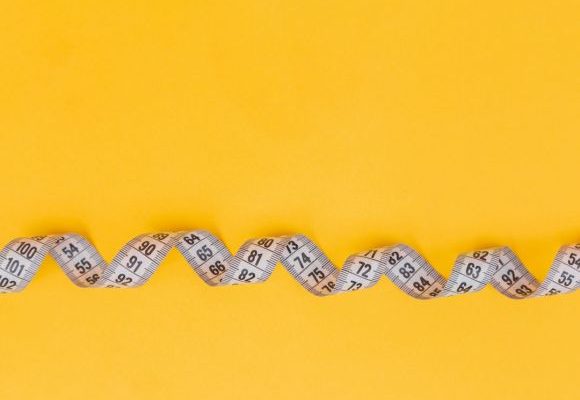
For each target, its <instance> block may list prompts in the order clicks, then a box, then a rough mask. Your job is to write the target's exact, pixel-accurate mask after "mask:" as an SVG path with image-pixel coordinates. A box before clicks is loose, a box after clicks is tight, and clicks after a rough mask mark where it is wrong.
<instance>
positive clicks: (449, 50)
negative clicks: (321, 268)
mask: <svg viewBox="0 0 580 400" xmlns="http://www.w3.org/2000/svg"><path fill="white" fill-rule="evenodd" d="M476 3H477V2H473V1H467V0H466V1H444V2H432V1H420V2H405V1H386V2H385V1H362V2H361V1H342V2H335V1H317V0H307V1H306V0H305V1H288V2H281V1H247V0H246V1H241V0H240V1H232V2H215V1H197V2H192V1H162V2H161V1H159V2H154V1H150V2H138V1H127V2H124V1H103V0H98V1H97V0H95V1H54V2H53V1H50V2H48V1H23V2H20V1H17V2H15V1H8V0H1V3H0V4H1V5H0V57H1V60H0V135H1V141H0V146H1V147H0V149H1V154H2V155H1V160H2V186H3V190H2V195H1V196H0V209H1V216H2V229H1V231H0V240H1V242H2V243H6V242H8V241H9V240H10V239H12V238H15V237H18V236H23V235H37V234H48V233H56V232H64V231H77V232H80V233H83V234H86V235H87V236H88V237H89V238H91V240H92V241H93V242H94V243H95V244H96V245H97V247H98V248H99V249H100V250H101V252H102V253H103V255H104V256H105V257H106V258H108V259H111V258H112V257H113V256H114V254H115V252H116V251H117V250H118V249H119V248H120V247H121V246H122V245H123V244H124V243H125V241H127V240H128V239H130V238H131V237H133V236H135V235H137V234H139V233H142V232H147V231H155V230H168V229H183V228H205V229H209V230H211V231H213V232H214V233H216V234H218V235H219V236H220V237H221V238H222V239H223V240H224V241H225V242H226V243H227V244H228V245H229V246H230V248H231V249H235V248H237V246H239V245H240V244H241V243H243V242H244V241H245V239H247V238H250V237H256V236H262V235H274V234H280V233H288V232H302V233H305V234H307V235H309V236H310V237H311V238H312V239H314V240H315V241H316V242H317V243H318V244H319V245H321V247H322V248H323V249H324V250H325V251H326V252H327V254H328V255H329V256H330V257H331V258H332V259H333V260H335V261H336V262H337V263H340V262H342V261H343V260H344V259H345V258H346V257H347V256H348V255H349V254H351V253H353V252H355V251H360V250H364V249H367V248H371V247H373V246H378V245H386V244H392V243H396V242H406V243H408V244H410V245H412V246H413V247H415V248H416V249H418V250H419V251H421V252H422V253H423V254H424V255H425V256H426V257H427V258H428V259H430V260H431V261H432V262H433V263H434V265H435V266H436V267H437V268H438V269H439V270H440V271H442V272H444V273H446V274H448V273H449V271H450V269H451V265H452V262H453V259H454V258H455V256H456V255H457V254H458V253H459V252H461V251H466V250H471V249H475V248H478V247H482V246H489V245H499V244H508V245H511V246H512V247H513V248H514V250H515V251H516V252H517V253H518V254H520V255H521V256H522V258H523V259H524V261H526V262H527V264H528V265H529V267H530V268H531V270H532V271H533V272H534V273H535V274H537V275H539V276H543V275H544V274H545V273H546V271H547V269H548V266H549V264H550V262H551V259H552V257H553V255H554V254H555V252H556V250H557V248H558V247H559V245H561V244H564V243H568V242H574V241H576V240H578V239H579V238H580V235H579V234H580V203H579V199H580V184H579V181H578V167H579V164H580V163H579V161H578V160H579V154H580V153H579V148H580V135H579V129H578V128H579V127H580V126H579V123H578V107H579V105H580V102H579V96H578V93H579V81H578V76H579V75H578V71H579V70H580V57H579V56H578V54H579V51H578V42H579V34H580V28H579V25H578V23H577V22H578V14H579V11H580V7H579V6H578V3H577V2H575V1H559V2H549V3H547V2H542V1H529V0H525V1H513V2H512V1H487V2H484V3H485V5H476ZM480 3H481V2H480ZM0 300H1V301H0V316H1V328H0V332H1V334H0V397H2V398H4V399H47V398H54V399H78V398H83V399H87V400H89V399H112V398H140V399H154V398H163V399H178V398H195V399H225V398H248V399H272V398H279V399H311V398H330V397H331V396H333V397H334V398H339V399H354V398H360V399H374V398H376V399H378V398H392V399H401V400H402V399H421V398H428V399H438V398H449V399H459V398H474V399H479V398H481V399H490V398H505V399H541V398H547V397H551V398H558V399H564V398H566V399H570V398H574V397H578V394H579V389H578V383H577V371H578V369H577V368H578V364H579V362H580V351H579V350H578V343H577V342H578V341H577V338H578V335H579V333H580V322H579V320H578V311H579V310H580V295H578V294H572V295H569V296H561V297H554V298H549V299H539V300H532V301H523V302H517V301H512V300H508V299H505V298H503V297H502V296H501V295H499V294H498V293H496V292H495V291H493V290H492V289H486V290H484V291H483V292H482V293H479V294H476V295H470V296H461V297H458V298H453V299H444V300H440V301H432V302H420V301H416V300H413V299H411V298H409V297H407V296H406V295H404V294H403V293H402V292H400V291H399V290H398V289H396V288H395V287H394V286H393V285H392V284H391V283H390V282H389V281H388V280H386V279H385V280H382V281H381V282H380V283H379V285H378V286H377V287H375V288H373V289H371V290H369V291H366V292H359V293H356V294H352V295H344V296H337V297H333V298H325V299H320V298H315V297H313V296H311V295H309V294H307V293H306V292H305V291H304V290H303V289H302V288H300V287H299V285H298V284H297V283H296V282H294V281H293V280H292V278H291V277H290V276H289V274H288V273H286V271H284V270H283V269H282V268H281V267H278V268H277V269H276V271H275V272H274V274H273V276H272V278H271V280H270V281H269V282H268V283H266V284H263V285H257V286H252V287H228V288H219V289H214V288H209V287H207V286H205V285H204V284H203V283H202V281H201V280H200V279H199V278H198V277H196V276H195V274H194V273H193V272H192V271H191V269H190V268H189V266H188V265H187V264H186V262H185V261H184V260H183V259H182V258H181V257H180V256H179V255H178V253H177V252H176V251H172V252H171V254H170V256H169V258H168V260H167V262H165V263H164V264H163V265H162V266H161V268H160V270H159V272H158V273H157V274H156V275H155V276H154V278H153V279H152V280H151V282H150V283H149V284H148V285H146V286H145V287H143V288H141V289H137V290H126V291H104V290H98V291H97V290H80V289H78V288H75V287H74V286H73V285H71V284H70V283H69V282H68V280H67V278H66V277H65V275H64V274H63V273H62V272H61V271H60V270H59V268H58V266H57V265H56V264H55V263H54V261H52V260H48V261H46V262H45V263H44V264H43V266H42V268H41V271H40V272H39V274H38V276H37V278H36V279H35V280H34V282H33V283H32V284H31V285H30V286H29V288H28V289H27V290H26V291H25V292H24V293H22V294H19V295H13V296H3V297H2V298H1V299H0Z"/></svg>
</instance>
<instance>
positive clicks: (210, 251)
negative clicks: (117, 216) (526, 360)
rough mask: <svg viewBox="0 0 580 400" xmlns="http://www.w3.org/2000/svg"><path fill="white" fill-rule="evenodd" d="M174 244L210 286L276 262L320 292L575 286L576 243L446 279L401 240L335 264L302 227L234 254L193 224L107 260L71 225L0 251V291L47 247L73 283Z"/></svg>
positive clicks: (112, 275) (478, 262)
mask: <svg viewBox="0 0 580 400" xmlns="http://www.w3.org/2000/svg"><path fill="white" fill-rule="evenodd" d="M173 247H177V249H178V250H179V251H180V252H181V254H182V255H183V256H184V257H185V259H186V260H187V262H188V263H189V264H190V265H191V267H192V268H193V270H194V271H195V272H196V273H197V274H198V275H199V276H200V277H201V278H202V279H203V280H204V282H206V283H207V284H208V285H211V286H222V285H240V284H250V283H259V282H264V281H265V280H267V279H268V277H269V276H270V275H271V274H272V271H273V270H274V267H275V265H276V264H277V263H278V262H280V263H281V264H282V265H283V266H284V267H285V268H286V269H287V270H288V272H290V274H291V275H292V276H293V277H294V279H296V280H297V281H298V282H299V283H300V285H302V286H303V287H304V288H305V289H306V290H308V291H309V292H311V293H313V294H315V295H317V296H327V295H331V294H336V293H342V292H352V291H357V290H361V289H366V288H370V287H371V286H374V285H375V284H376V283H377V282H378V280H379V278H380V277H381V276H382V275H386V276H387V277H388V278H389V279H390V280H391V281H392V282H393V283H394V284H395V285H397V287H399V289H401V290H403V291H404V292H405V293H407V294H408V295H410V296H412V297H414V298H417V299H434V298H437V297H448V296H454V295H457V294H465V293H472V292H478V291H480V290H481V289H483V287H484V286H485V285H487V284H488V283H490V284H491V285H492V286H493V287H494V288H495V289H496V290H498V291H499V292H500V293H502V294H503V295H505V296H507V297H509V298H512V299H524V298H531V297H538V296H547V295H554V294H563V293H570V292H573V291H574V290H576V289H577V288H578V287H579V286H580V244H574V245H568V246H563V247H561V248H560V249H559V251H558V253H557V255H556V258H555V260H554V262H553V263H552V266H551V268H550V271H549V272H548V275H547V277H546V279H545V280H544V281H543V282H540V281H538V280H537V279H536V278H534V276H532V274H531V273H530V272H529V271H528V270H527V269H526V268H525V267H524V265H523V264H522V262H521V261H520V260H519V258H518V257H517V256H516V255H515V254H514V252H513V251H511V250H510V249H509V248H508V247H494V248H488V249H483V250H476V251H471V252H467V253H462V254H460V255H459V257H457V260H456V261H455V265H454V267H453V270H452V272H451V276H450V277H449V279H445V278H444V277H443V276H442V275H440V274H439V273H438V272H437V271H436V270H435V269H433V267H431V265H430V264H429V263H428V262H427V260H425V259H424V258H423V257H422V256H421V255H420V254H419V253H417V252H416V251H415V250H413V249H412V248H410V247H409V246H406V245H404V244H397V245H394V246H388V247H380V248H376V249H372V250H368V251H363V252H360V253H356V254H353V255H351V256H350V257H348V259H347V260H346V262H345V263H344V266H343V267H342V268H341V269H340V270H339V269H337V268H336V267H335V266H334V265H333V264H332V263H331V262H330V260H329V259H328V258H327V257H326V256H325V255H324V253H323V252H322V250H320V248H318V246H316V244H314V243H313V242H312V241H311V240H310V239H308V238H307V237H306V236H304V235H293V236H278V237H263V238H258V239H251V240H248V241H247V242H245V243H244V244H243V245H242V247H241V248H240V249H239V250H238V252H237V253H236V254H235V255H232V254H231V253H230V251H229V250H228V249H227V248H226V246H225V245H224V244H223V243H222V242H221V241H220V240H219V239H218V238H217V237H215V236H214V235H212V234H211V233H209V232H207V231H202V230H195V231H187V232H185V231H184V232H159V233H149V234H144V235H140V236H137V237H136V238H134V239H133V240H131V241H129V242H128V243H127V244H126V245H125V246H124V247H123V248H122V249H121V251H119V253H118V254H117V255H116V256H115V258H114V259H113V261H112V262H111V263H110V264H109V265H107V263H106V262H105V260H104V259H103V258H102V257H101V255H100V254H99V252H98V251H97V249H96V248H95V247H94V246H93V245H92V244H91V243H90V242H89V241H88V240H86V239H85V238H84V237H82V236H81V235H78V234H75V233H68V234H64V235H50V236H37V237H29V238H20V239H15V240H13V241H11V242H10V243H8V245H6V247H4V249H2V251H1V252H0V292H1V293H13V292H19V291H21V290H23V289H24V288H25V287H26V286H28V284H29V283H30V281H31V280H32V278H33V277H34V275H35V274H36V272H37V271H38V268H39V267H40V264H41V263H42V261H43V259H44V258H45V256H46V255H47V254H50V255H51V256H52V257H53V258H54V259H55V260H56V262H57V263H58V264H59V265H60V267H61V268H62V270H63V271H64V272H65V274H66V275H67V276H68V277H69V279H70V280H71V281H72V282H73V283H74V284H75V285H77V286H80V287H98V288H129V287H137V286H141V285H143V284H144V283H145V282H147V280H148V279H149V278H150V277H151V276H152V275H153V273H154V272H155V270H157V268H158V267H159V264H160V263H161V262H162V261H163V259H164V258H165V256H166V255H167V253H168V252H169V250H171V249H172V248H173Z"/></svg>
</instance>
